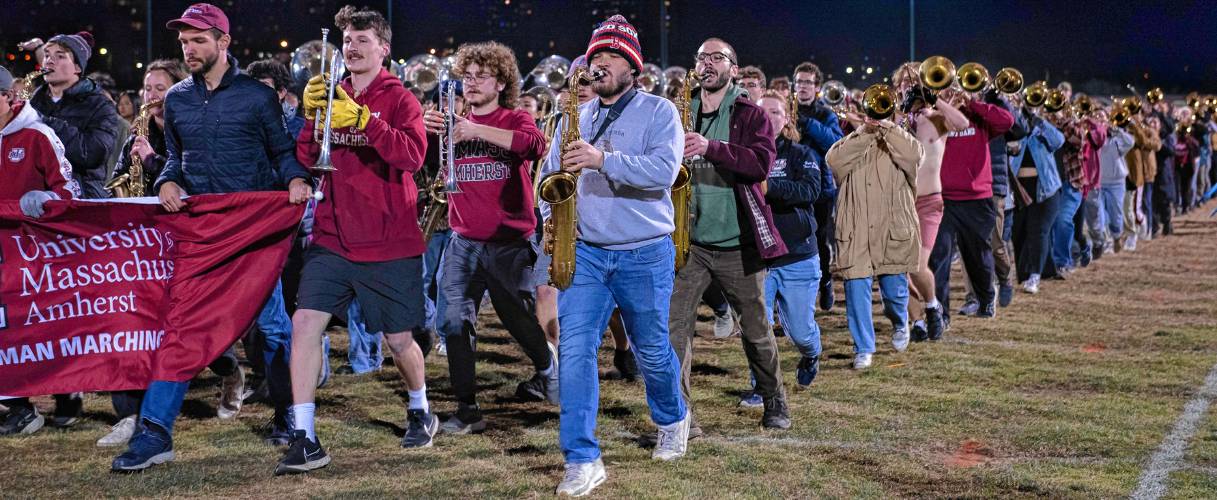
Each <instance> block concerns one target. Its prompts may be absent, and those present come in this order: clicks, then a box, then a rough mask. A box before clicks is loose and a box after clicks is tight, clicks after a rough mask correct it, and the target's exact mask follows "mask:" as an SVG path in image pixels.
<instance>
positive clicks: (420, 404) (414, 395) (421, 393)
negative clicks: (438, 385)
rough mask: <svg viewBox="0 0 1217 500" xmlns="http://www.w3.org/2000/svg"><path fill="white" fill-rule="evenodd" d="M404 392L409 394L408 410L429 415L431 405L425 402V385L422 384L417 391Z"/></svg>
mask: <svg viewBox="0 0 1217 500" xmlns="http://www.w3.org/2000/svg"><path fill="white" fill-rule="evenodd" d="M406 392H407V393H409V394H410V403H409V404H410V405H409V407H408V408H410V409H411V410H422V411H423V412H426V413H431V404H430V403H428V402H427V384H423V386H422V388H420V389H419V390H417V391H412V390H409V389H406Z"/></svg>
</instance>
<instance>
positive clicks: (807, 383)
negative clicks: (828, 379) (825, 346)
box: [794, 356, 820, 389]
mask: <svg viewBox="0 0 1217 500" xmlns="http://www.w3.org/2000/svg"><path fill="white" fill-rule="evenodd" d="M819 373H820V357H819V356H803V359H800V360H799V366H798V367H797V368H795V370H794V374H795V380H797V381H798V384H799V387H800V388H802V389H806V388H808V387H811V383H812V382H815V380H816V375H817V374H819Z"/></svg>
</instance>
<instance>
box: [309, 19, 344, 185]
mask: <svg viewBox="0 0 1217 500" xmlns="http://www.w3.org/2000/svg"><path fill="white" fill-rule="evenodd" d="M329 36H330V30H329V29H326V28H321V43H322V45H321V47H322V48H321V68H320V71H319V72H318V73H317V74H319V75H324V76H322V78H323V79H325V80H327V82H326V87H327V89H328V90H327V93H326V99H325V122H324V124H325V127H324V128H321V127H319V125H321V124H322V121H321V114H320V113H318V114H315V115H313V134H314V136H315V135H316V134H317V131H318V130H320V131H321V154H319V155H317V163H314V164H313V170H316V171H318V172H333V171H335V170H337V169H336V168H334V162H333V161H331V160H330V149H331V142H330V141H331V137H332V136H333V130H331V128H330V126H331V125H332V124H333V122H334V87H337V86H338V75H339V69H338V65H339V56H338V51H337V50H333V46H332V45H330V44H329V42H328V41H327V39H328V38H329ZM327 51H332V52H333V56H332V57H331V58H329V59H328V62H329V66H328V67H327V66H326V62H327V58H326V52H327ZM326 69H329V72H328V73H327V72H326Z"/></svg>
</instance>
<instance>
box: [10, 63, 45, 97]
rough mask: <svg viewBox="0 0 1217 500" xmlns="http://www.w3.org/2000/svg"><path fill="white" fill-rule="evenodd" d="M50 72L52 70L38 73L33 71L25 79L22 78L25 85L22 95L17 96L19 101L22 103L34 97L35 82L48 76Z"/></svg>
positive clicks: (43, 70)
mask: <svg viewBox="0 0 1217 500" xmlns="http://www.w3.org/2000/svg"><path fill="white" fill-rule="evenodd" d="M50 72H51V70H49V69H45V68H43V69H40V70H38V71H31V72H29V73H27V74H26V75H25V78H22V83H23V85H22V86H21V94H20V95H18V96H17V99H19V100H22V101H28V100H30V97H33V96H34V80H37V79H38V78H39V77H42V76H46V74H47V73H50Z"/></svg>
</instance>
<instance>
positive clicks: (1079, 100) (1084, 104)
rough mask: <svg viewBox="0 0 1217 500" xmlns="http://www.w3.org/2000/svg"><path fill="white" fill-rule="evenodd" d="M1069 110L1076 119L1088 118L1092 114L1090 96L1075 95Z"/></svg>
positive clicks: (1092, 107) (1092, 103) (1092, 108)
mask: <svg viewBox="0 0 1217 500" xmlns="http://www.w3.org/2000/svg"><path fill="white" fill-rule="evenodd" d="M1071 109H1072V110H1073V114H1074V116H1075V117H1077V118H1078V119H1083V118H1086V117H1089V116H1090V115H1091V113H1094V101H1091V100H1090V96H1088V95H1086V94H1077V95H1076V96H1074V98H1073V106H1072V107H1071Z"/></svg>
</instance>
